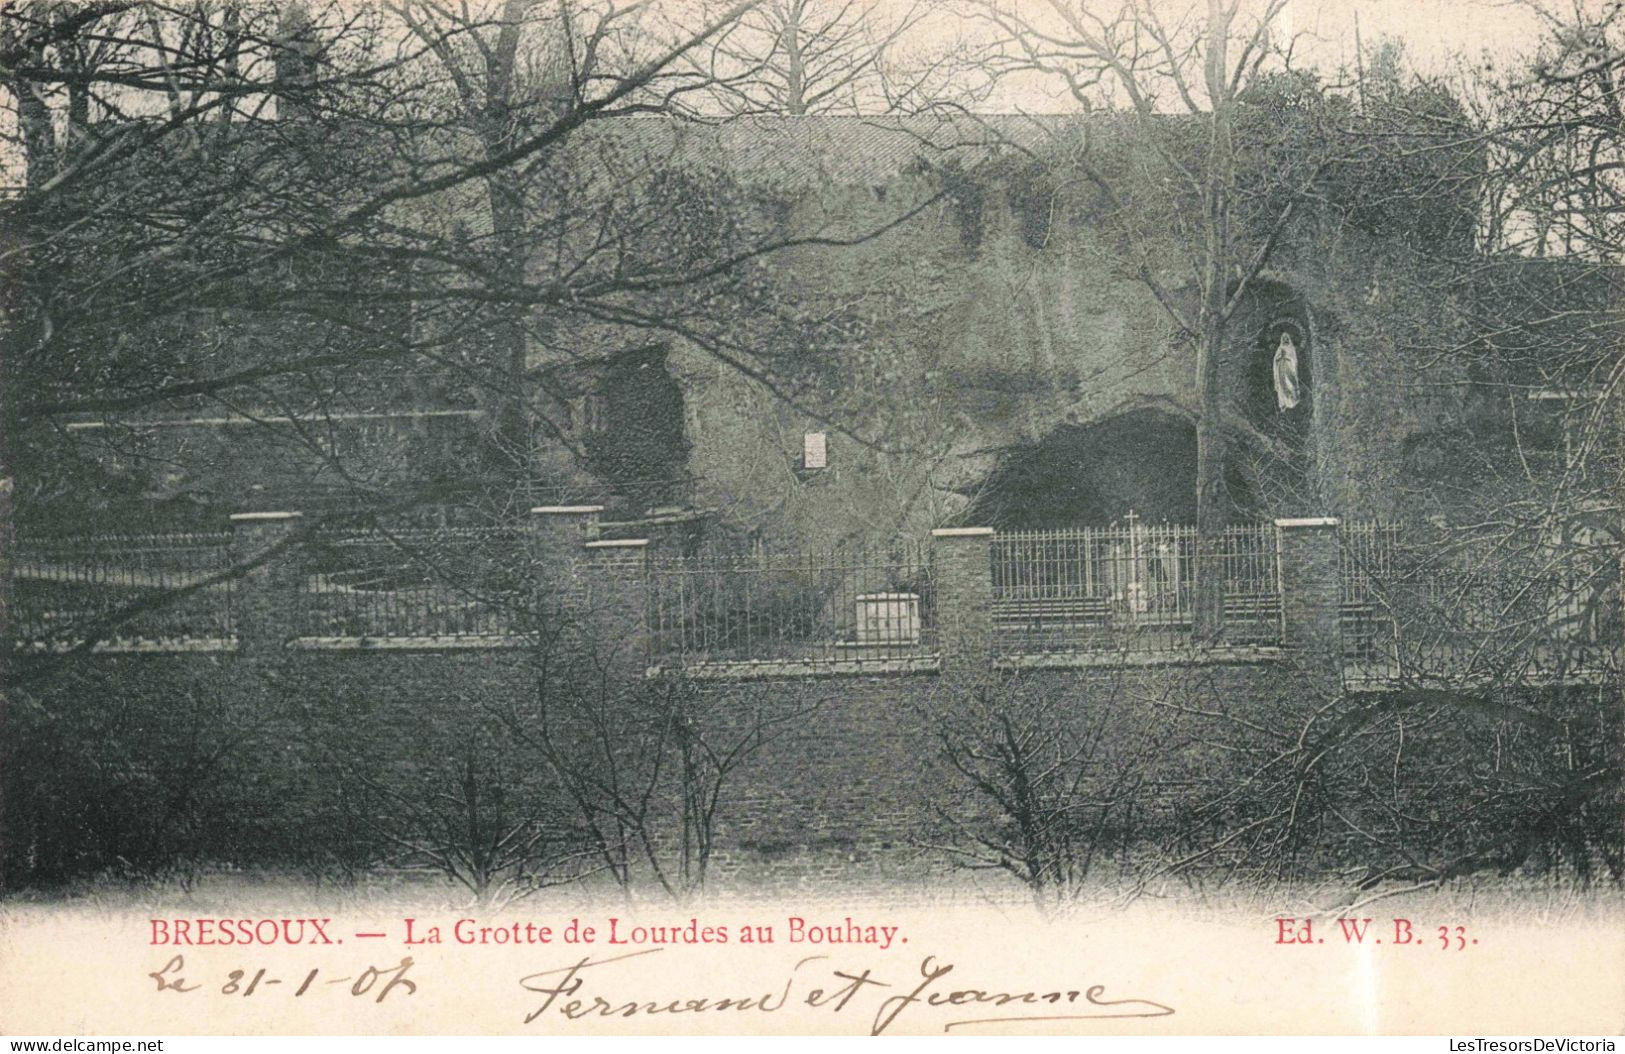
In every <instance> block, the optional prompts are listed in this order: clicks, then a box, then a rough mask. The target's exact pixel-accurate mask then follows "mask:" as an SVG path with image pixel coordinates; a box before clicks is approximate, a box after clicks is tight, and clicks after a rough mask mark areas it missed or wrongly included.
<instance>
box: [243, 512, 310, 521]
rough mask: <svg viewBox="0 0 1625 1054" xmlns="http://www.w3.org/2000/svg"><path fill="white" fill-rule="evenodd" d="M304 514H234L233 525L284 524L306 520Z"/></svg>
mask: <svg viewBox="0 0 1625 1054" xmlns="http://www.w3.org/2000/svg"><path fill="white" fill-rule="evenodd" d="M304 515H305V514H304V513H302V512H234V513H232V514H231V522H232V523H282V522H285V521H287V520H298V519H303V518H304Z"/></svg>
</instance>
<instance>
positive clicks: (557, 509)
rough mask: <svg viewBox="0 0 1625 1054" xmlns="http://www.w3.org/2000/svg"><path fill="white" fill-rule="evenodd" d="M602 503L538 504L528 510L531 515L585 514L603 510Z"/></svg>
mask: <svg viewBox="0 0 1625 1054" xmlns="http://www.w3.org/2000/svg"><path fill="white" fill-rule="evenodd" d="M603 511H604V507H603V506H602V505H538V506H536V507H535V508H533V509H531V510H530V514H531V515H532V516H585V515H586V514H587V513H590V512H603Z"/></svg>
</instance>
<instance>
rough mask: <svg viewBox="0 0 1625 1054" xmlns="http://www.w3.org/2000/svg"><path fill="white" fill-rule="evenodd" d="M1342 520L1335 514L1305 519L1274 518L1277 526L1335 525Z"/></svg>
mask: <svg viewBox="0 0 1625 1054" xmlns="http://www.w3.org/2000/svg"><path fill="white" fill-rule="evenodd" d="M1341 522H1343V521H1341V520H1339V519H1338V518H1337V517H1336V516H1314V517H1309V518H1307V519H1297V520H1276V521H1275V526H1277V527H1336V526H1337V525H1338V524H1339V523H1341Z"/></svg>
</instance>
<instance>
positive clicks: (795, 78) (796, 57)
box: [784, 2, 807, 117]
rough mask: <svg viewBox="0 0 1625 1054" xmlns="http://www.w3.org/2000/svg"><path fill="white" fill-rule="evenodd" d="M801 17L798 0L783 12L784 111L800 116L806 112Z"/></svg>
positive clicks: (805, 81) (805, 71)
mask: <svg viewBox="0 0 1625 1054" xmlns="http://www.w3.org/2000/svg"><path fill="white" fill-rule="evenodd" d="M801 17H802V7H801V4H800V3H799V2H797V3H792V4H790V6H789V7H788V8H787V9H786V10H785V14H784V112H785V113H788V114H791V115H792V116H795V117H800V116H802V115H803V114H805V113H806V112H807V70H806V63H805V60H804V59H803V57H802V54H801Z"/></svg>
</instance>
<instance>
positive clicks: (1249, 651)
mask: <svg viewBox="0 0 1625 1054" xmlns="http://www.w3.org/2000/svg"><path fill="white" fill-rule="evenodd" d="M1281 657H1282V650H1281V649H1280V648H1278V647H1275V646H1273V645H1268V644H1261V645H1250V646H1249V645H1231V646H1228V647H1226V646H1221V647H1216V648H1192V649H1189V650H1185V651H1140V652H1136V651H1126V652H1125V651H1074V652H1044V653H1035V654H1032V655H1003V656H997V657H995V658H994V660H993V668H994V669H996V670H1084V669H1094V668H1097V667H1102V668H1108V669H1121V668H1125V667H1145V666H1247V665H1253V664H1260V663H1275V662H1279V661H1281Z"/></svg>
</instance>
